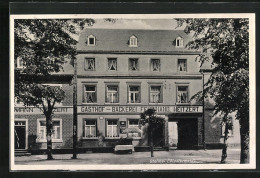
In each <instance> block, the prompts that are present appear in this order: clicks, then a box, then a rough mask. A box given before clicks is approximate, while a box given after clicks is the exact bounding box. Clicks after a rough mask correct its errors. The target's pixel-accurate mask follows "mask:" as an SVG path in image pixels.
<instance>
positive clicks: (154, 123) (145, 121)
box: [139, 108, 165, 157]
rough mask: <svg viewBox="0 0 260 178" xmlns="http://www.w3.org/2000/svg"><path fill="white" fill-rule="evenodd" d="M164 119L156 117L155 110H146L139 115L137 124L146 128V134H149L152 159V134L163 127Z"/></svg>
mask: <svg viewBox="0 0 260 178" xmlns="http://www.w3.org/2000/svg"><path fill="white" fill-rule="evenodd" d="M164 121H165V120H164V118H162V117H159V116H157V115H156V110H155V109H153V108H152V109H147V110H146V111H144V112H143V113H141V115H140V121H139V123H140V124H141V125H143V126H145V125H146V126H148V134H149V140H150V147H151V157H154V155H153V146H154V143H153V141H154V140H153V139H154V138H153V132H155V131H156V129H160V128H162V126H163V125H164Z"/></svg>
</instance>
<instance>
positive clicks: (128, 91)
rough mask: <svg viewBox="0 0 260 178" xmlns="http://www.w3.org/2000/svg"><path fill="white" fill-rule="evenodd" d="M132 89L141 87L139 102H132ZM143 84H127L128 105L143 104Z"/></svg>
mask: <svg viewBox="0 0 260 178" xmlns="http://www.w3.org/2000/svg"><path fill="white" fill-rule="evenodd" d="M130 87H139V97H138V98H139V102H134V103H132V102H130V96H131V95H130ZM141 95H142V93H141V83H127V104H141V103H142V96H141Z"/></svg>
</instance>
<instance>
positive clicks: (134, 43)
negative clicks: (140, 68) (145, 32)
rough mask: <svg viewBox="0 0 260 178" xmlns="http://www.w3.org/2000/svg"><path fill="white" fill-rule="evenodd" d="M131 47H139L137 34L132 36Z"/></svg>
mask: <svg viewBox="0 0 260 178" xmlns="http://www.w3.org/2000/svg"><path fill="white" fill-rule="evenodd" d="M129 47H137V38H136V37H135V36H131V37H130V39H129Z"/></svg>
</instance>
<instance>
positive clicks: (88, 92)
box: [83, 85, 97, 103]
mask: <svg viewBox="0 0 260 178" xmlns="http://www.w3.org/2000/svg"><path fill="white" fill-rule="evenodd" d="M83 102H84V103H96V102H97V87H96V85H84V97H83Z"/></svg>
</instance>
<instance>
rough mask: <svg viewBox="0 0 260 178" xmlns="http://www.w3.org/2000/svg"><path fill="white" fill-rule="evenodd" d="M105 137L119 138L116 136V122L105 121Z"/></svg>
mask: <svg viewBox="0 0 260 178" xmlns="http://www.w3.org/2000/svg"><path fill="white" fill-rule="evenodd" d="M106 136H107V137H112V138H113V137H119V134H118V120H116V119H109V120H107V134H106Z"/></svg>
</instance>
